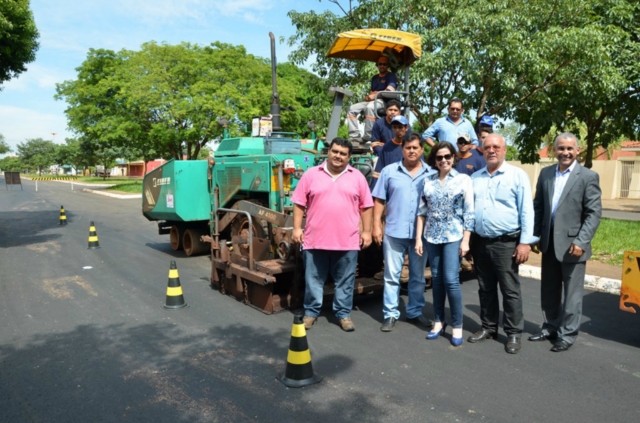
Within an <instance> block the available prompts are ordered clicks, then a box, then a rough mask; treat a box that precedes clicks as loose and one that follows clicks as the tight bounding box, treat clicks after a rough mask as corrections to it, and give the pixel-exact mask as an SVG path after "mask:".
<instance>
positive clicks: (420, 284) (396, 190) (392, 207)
mask: <svg viewBox="0 0 640 423" xmlns="http://www.w3.org/2000/svg"><path fill="white" fill-rule="evenodd" d="M398 118H402V119H405V118H404V116H396V117H395V118H394V122H395V119H398ZM405 120H406V119H405ZM407 123H408V122H407ZM385 148H386V146H385ZM400 148H401V149H400V150H399V151H401V152H402V156H401V158H400V160H398V161H397V162H395V163H392V164H389V165H388V166H386V167H385V168H384V169H382V171H381V172H380V178H379V180H378V183H377V184H376V186H375V188H374V189H373V193H372V196H373V197H374V201H375V202H374V206H373V219H374V221H373V232H372V236H373V240H374V242H376V244H378V245H382V251H383V254H384V266H385V267H384V300H383V309H382V312H383V317H384V322H383V323H382V326H381V327H380V330H381V331H383V332H391V331H392V330H393V328H394V326H395V324H396V321H397V320H398V318H400V311H399V310H398V304H399V302H400V274H401V272H402V265H403V263H404V257H405V255H407V254H408V255H409V286H408V291H409V303H408V304H407V307H406V309H407V311H406V313H407V314H406V320H407V322H410V323H414V324H418V325H420V326H423V327H425V328H430V327H431V326H432V325H431V322H430V321H429V320H427V318H426V317H424V316H423V314H422V309H423V308H424V305H425V299H424V288H425V279H424V268H425V266H426V264H427V255H426V254H423V255H422V256H419V255H418V254H416V252H415V231H416V217H417V215H418V206H419V204H420V195H421V193H422V189H423V188H424V181H425V178H426V177H427V175H428V174H429V173H432V172H433V170H432V169H431V168H430V167H429V166H428V165H427V164H426V163H424V162H423V161H422V152H423V149H424V142H423V141H422V140H421V139H420V135H418V134H414V136H413V137H404V138H402V146H401V147H400ZM380 159H382V157H380ZM378 163H380V161H378ZM385 204H386V208H387V214H386V221H385V227H384V235H383V233H382V215H383V212H384V209H385Z"/></svg>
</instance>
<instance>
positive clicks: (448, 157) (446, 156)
mask: <svg viewBox="0 0 640 423" xmlns="http://www.w3.org/2000/svg"><path fill="white" fill-rule="evenodd" d="M451 157H453V156H452V155H451V154H445V155H444V156H436V161H437V162H441V161H443V160H451Z"/></svg>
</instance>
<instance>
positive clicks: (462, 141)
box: [458, 140, 471, 145]
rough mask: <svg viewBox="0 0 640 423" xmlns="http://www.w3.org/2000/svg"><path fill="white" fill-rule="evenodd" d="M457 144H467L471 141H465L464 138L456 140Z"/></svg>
mask: <svg viewBox="0 0 640 423" xmlns="http://www.w3.org/2000/svg"><path fill="white" fill-rule="evenodd" d="M458 144H462V145H469V144H471V143H470V142H469V141H465V140H458Z"/></svg>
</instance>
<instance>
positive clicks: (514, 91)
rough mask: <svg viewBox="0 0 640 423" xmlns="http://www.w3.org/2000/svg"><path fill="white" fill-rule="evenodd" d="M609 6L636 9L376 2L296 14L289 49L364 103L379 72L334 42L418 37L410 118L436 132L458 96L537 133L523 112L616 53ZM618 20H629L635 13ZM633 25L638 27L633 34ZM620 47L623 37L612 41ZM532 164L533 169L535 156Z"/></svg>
mask: <svg viewBox="0 0 640 423" xmlns="http://www.w3.org/2000/svg"><path fill="white" fill-rule="evenodd" d="M334 3H338V1H335V2H334ZM605 3H608V6H609V7H612V6H616V7H623V6H624V4H631V2H630V1H629V2H626V1H624V0H610V1H608V0H537V1H529V2H524V1H522V2H519V1H518V2H514V1H512V0H477V1H474V2H457V3H455V6H453V4H452V3H451V2H441V1H436V0H416V1H411V2H397V1H391V0H368V1H360V2H358V3H357V5H356V6H354V7H353V8H349V9H348V10H347V9H346V8H344V7H340V13H339V14H334V13H332V12H324V13H322V14H317V13H315V12H313V11H310V12H305V13H300V12H295V11H291V12H289V16H290V18H291V20H292V22H293V24H294V25H295V26H296V34H295V35H294V36H292V37H291V38H290V39H289V43H290V45H292V46H295V47H296V49H295V50H294V52H293V53H292V54H291V56H290V58H291V60H292V61H293V62H294V63H298V64H300V63H304V62H305V61H307V60H309V59H310V58H312V57H314V56H315V59H316V60H313V61H312V69H313V70H314V71H315V72H316V73H317V74H318V75H320V76H321V77H327V78H328V79H329V80H330V81H331V83H333V84H336V85H346V86H348V87H352V88H353V89H354V90H355V91H356V96H355V97H356V98H359V94H362V93H363V92H364V91H365V90H366V89H367V88H366V85H367V83H368V80H369V78H370V75H371V74H373V73H374V69H373V66H372V64H370V63H363V62H357V61H350V60H344V59H331V58H327V57H326V56H325V54H326V51H327V50H328V49H329V47H330V45H331V43H332V42H333V40H334V38H335V36H336V35H337V34H338V33H339V32H342V31H346V30H352V29H357V28H391V29H399V30H403V31H407V32H412V33H417V34H420V35H421V36H422V40H423V56H422V58H421V59H420V60H419V61H417V62H416V63H415V64H414V65H413V66H412V69H411V73H412V78H411V82H410V86H411V92H412V106H411V110H412V112H413V113H414V114H415V116H416V117H417V118H418V120H419V122H420V126H421V127H423V128H424V127H427V126H429V125H430V124H431V123H432V122H433V120H435V118H437V117H438V116H439V115H441V114H442V113H443V112H444V111H445V108H446V106H447V101H448V99H449V98H451V97H452V96H457V97H460V98H461V99H462V100H463V103H464V105H465V108H466V109H467V110H474V111H475V113H476V115H475V119H474V118H472V119H471V120H477V119H478V118H479V117H481V116H482V115H484V114H491V115H497V116H500V117H502V118H505V119H515V120H517V121H518V122H520V123H523V124H525V125H526V128H525V129H528V130H531V131H533V130H535V131H538V130H539V129H538V126H539V125H543V124H542V123H541V122H540V121H539V119H528V120H527V119H525V118H524V117H523V116H521V115H520V114H518V113H519V112H524V113H526V112H527V111H530V110H532V109H533V108H534V107H535V106H534V105H536V104H538V103H539V102H540V100H539V99H538V98H539V97H540V96H544V95H545V93H548V92H551V91H554V92H555V94H554V95H555V96H560V97H562V96H564V95H567V94H566V93H564V92H563V91H562V88H561V87H562V86H563V85H564V84H565V83H566V82H567V81H575V80H576V79H578V76H577V75H580V74H585V73H587V72H588V71H589V69H591V67H592V66H596V67H598V66H600V65H599V62H600V61H602V60H603V59H604V58H605V56H606V55H607V54H608V53H610V52H611V50H610V49H608V48H603V44H602V41H603V40H604V39H605V38H606V36H607V35H615V32H611V31H609V30H608V29H607V28H606V26H604V25H602V24H600V23H598V21H597V19H596V18H594V15H595V14H596V13H594V12H597V13H600V12H599V10H600V9H601V10H603V11H604V10H608V9H607V5H605ZM349 4H351V3H349ZM597 5H601V8H600V9H598V8H597V7H595V6H597ZM616 13H617V14H618V15H625V16H629V15H630V13H629V12H628V11H616ZM631 22H633V20H632V19H629V20H628V25H629V26H630V27H631V26H632V23H631ZM618 42H620V38H618V37H613V38H612V39H611V40H610V43H618ZM636 57H637V56H636ZM637 62H638V61H637V60H635V61H634V63H637ZM630 67H632V65H630ZM598 75H601V74H600V73H598ZM607 83H610V82H604V84H607ZM588 93H589V91H585V95H588ZM555 100H557V99H556V98H554V101H555ZM547 101H549V100H547ZM596 109H597V108H596ZM629 118H631V116H629ZM543 126H544V125H543ZM548 129H549V127H548V126H547V127H546V129H545V130H544V131H542V133H546V132H547V131H548ZM521 135H522V137H520V138H519V141H518V144H519V146H520V150H521V151H525V152H527V153H531V152H533V151H537V148H538V147H539V144H540V143H539V138H536V137H534V136H532V134H530V133H528V132H527V131H525V130H523V131H522V132H521ZM525 158H526V159H527V160H531V159H533V155H532V154H526V155H525Z"/></svg>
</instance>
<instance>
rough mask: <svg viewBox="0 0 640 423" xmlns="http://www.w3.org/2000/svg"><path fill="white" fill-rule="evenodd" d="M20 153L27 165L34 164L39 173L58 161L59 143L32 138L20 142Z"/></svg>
mask: <svg viewBox="0 0 640 423" xmlns="http://www.w3.org/2000/svg"><path fill="white" fill-rule="evenodd" d="M17 149H18V155H19V156H20V159H21V160H22V162H23V163H24V164H25V165H26V166H32V167H34V168H36V169H37V170H38V173H42V171H43V170H44V169H45V168H46V167H47V166H50V165H52V164H54V163H55V162H56V150H57V145H56V144H54V143H53V141H49V140H43V139H42V138H32V139H28V140H26V141H25V142H21V143H19V144H18V147H17Z"/></svg>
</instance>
